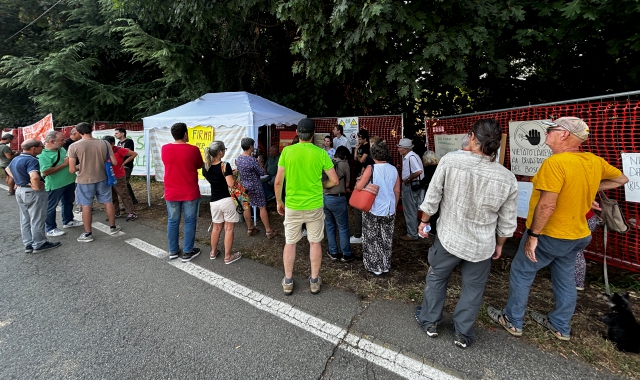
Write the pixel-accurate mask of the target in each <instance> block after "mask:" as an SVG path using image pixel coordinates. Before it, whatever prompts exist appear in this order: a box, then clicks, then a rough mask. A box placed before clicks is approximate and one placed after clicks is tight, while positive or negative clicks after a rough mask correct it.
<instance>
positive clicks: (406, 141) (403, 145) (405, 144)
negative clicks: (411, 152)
mask: <svg viewBox="0 0 640 380" xmlns="http://www.w3.org/2000/svg"><path fill="white" fill-rule="evenodd" d="M398 148H406V149H411V148H413V144H412V143H411V140H410V139H400V142H398Z"/></svg>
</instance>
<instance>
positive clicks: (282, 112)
mask: <svg viewBox="0 0 640 380" xmlns="http://www.w3.org/2000/svg"><path fill="white" fill-rule="evenodd" d="M304 117H306V115H303V114H301V113H298V112H295V111H292V110H290V109H288V108H287V107H283V106H281V105H279V104H277V103H274V102H272V101H270V100H267V99H265V98H262V97H260V96H257V95H253V94H250V93H248V92H244V91H241V92H218V93H209V94H205V95H202V96H201V97H199V98H198V99H196V100H194V101H192V102H189V103H187V104H183V105H181V106H179V107H176V108H173V109H170V110H168V111H165V112H162V113H159V114H157V115H153V116H148V117H144V118H142V121H143V124H144V129H145V130H147V129H155V128H170V127H171V125H172V124H173V123H177V122H183V123H185V124H187V126H189V127H193V126H196V125H203V126H207V125H211V126H213V127H216V126H221V125H225V126H232V125H239V126H243V127H245V128H247V132H248V135H249V137H253V138H256V136H257V129H254V128H257V127H260V126H263V125H271V124H276V125H282V124H284V125H292V124H297V123H298V121H300V119H302V118H304Z"/></svg>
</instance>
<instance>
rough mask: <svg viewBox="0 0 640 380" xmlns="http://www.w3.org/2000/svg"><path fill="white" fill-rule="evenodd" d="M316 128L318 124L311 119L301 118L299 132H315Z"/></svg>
mask: <svg viewBox="0 0 640 380" xmlns="http://www.w3.org/2000/svg"><path fill="white" fill-rule="evenodd" d="M315 130H316V126H315V124H314V123H313V120H311V119H307V118H304V119H301V120H300V121H299V122H298V132H302V133H313V132H315Z"/></svg>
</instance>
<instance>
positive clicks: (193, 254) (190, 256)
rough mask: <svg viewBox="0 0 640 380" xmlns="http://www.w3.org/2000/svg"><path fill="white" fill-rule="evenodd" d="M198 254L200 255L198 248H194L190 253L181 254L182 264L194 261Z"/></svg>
mask: <svg viewBox="0 0 640 380" xmlns="http://www.w3.org/2000/svg"><path fill="white" fill-rule="evenodd" d="M199 254H200V248H194V249H193V251H191V252H190V253H187V252H185V253H183V254H182V262H183V263H188V262H189V261H191V260H192V259H195V258H196V257H198V255H199Z"/></svg>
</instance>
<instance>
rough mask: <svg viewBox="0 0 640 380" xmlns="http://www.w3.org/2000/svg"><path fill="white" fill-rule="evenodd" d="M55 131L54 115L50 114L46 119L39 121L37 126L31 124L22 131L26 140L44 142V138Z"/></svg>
mask: <svg viewBox="0 0 640 380" xmlns="http://www.w3.org/2000/svg"><path fill="white" fill-rule="evenodd" d="M49 131H53V115H51V114H48V115H47V116H45V117H44V119H42V120H40V121H38V122H37V123H35V124H31V125H29V126H27V127H24V128H23V129H22V135H23V136H24V139H25V140H27V139H36V140H39V141H44V137H45V135H46V134H47V132H49Z"/></svg>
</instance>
